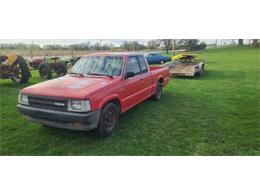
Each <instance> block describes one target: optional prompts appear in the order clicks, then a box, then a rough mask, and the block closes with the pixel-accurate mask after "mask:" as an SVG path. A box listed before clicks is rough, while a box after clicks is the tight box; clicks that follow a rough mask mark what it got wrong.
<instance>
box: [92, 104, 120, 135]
mask: <svg viewBox="0 0 260 195" xmlns="http://www.w3.org/2000/svg"><path fill="white" fill-rule="evenodd" d="M118 118H119V111H118V107H117V106H116V105H115V104H114V103H108V104H106V105H105V106H104V107H103V109H102V111H101V114H100V119H99V125H98V128H97V129H96V131H97V133H98V135H99V136H102V137H105V136H109V135H111V134H112V133H113V130H114V128H115V126H116V125H117V122H118Z"/></svg>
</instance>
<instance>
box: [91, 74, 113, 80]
mask: <svg viewBox="0 0 260 195" xmlns="http://www.w3.org/2000/svg"><path fill="white" fill-rule="evenodd" d="M88 75H96V76H106V77H109V78H112V79H113V78H114V77H113V76H111V75H108V74H100V73H89V74H88Z"/></svg>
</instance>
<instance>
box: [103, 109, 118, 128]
mask: <svg viewBox="0 0 260 195" xmlns="http://www.w3.org/2000/svg"><path fill="white" fill-rule="evenodd" d="M114 125H115V112H113V111H112V110H108V111H107V112H106V113H105V114H104V126H105V128H106V129H108V130H110V129H112V128H113V127H114Z"/></svg>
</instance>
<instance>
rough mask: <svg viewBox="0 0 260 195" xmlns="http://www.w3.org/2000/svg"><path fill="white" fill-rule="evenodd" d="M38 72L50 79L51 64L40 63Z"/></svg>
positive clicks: (44, 77)
mask: <svg viewBox="0 0 260 195" xmlns="http://www.w3.org/2000/svg"><path fill="white" fill-rule="evenodd" d="M39 73H40V75H41V78H43V79H51V78H52V70H51V65H50V64H48V63H43V64H40V68H39Z"/></svg>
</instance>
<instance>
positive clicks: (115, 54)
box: [86, 52, 144, 56]
mask: <svg viewBox="0 0 260 195" xmlns="http://www.w3.org/2000/svg"><path fill="white" fill-rule="evenodd" d="M97 55H99V56H130V55H144V53H135V52H96V53H91V54H88V55H86V56H97Z"/></svg>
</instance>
